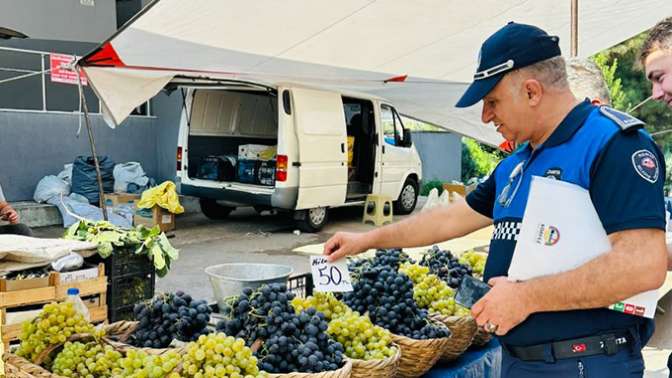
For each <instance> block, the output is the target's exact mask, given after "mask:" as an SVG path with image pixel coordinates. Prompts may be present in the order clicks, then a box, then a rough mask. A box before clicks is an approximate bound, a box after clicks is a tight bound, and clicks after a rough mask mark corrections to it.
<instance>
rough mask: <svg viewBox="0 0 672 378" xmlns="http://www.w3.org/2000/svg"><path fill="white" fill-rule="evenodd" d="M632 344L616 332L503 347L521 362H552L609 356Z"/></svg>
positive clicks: (624, 333) (625, 334) (628, 334)
mask: <svg viewBox="0 0 672 378" xmlns="http://www.w3.org/2000/svg"><path fill="white" fill-rule="evenodd" d="M632 342H633V340H632V336H631V334H630V333H629V332H616V333H607V334H603V335H598V336H590V337H582V338H578V339H572V340H563V341H556V342H553V343H548V344H538V345H531V346H526V347H516V346H511V345H504V348H506V350H507V351H508V352H509V353H510V354H511V355H512V356H514V357H516V358H518V359H521V360H523V361H547V362H553V361H554V360H561V359H567V358H576V357H586V356H594V355H597V354H606V355H607V356H611V355H613V354H616V352H618V351H619V350H621V349H622V348H623V347H625V346H626V345H627V344H632ZM549 351H550V353H549ZM549 354H550V355H549Z"/></svg>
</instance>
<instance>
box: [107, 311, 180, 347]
mask: <svg viewBox="0 0 672 378" xmlns="http://www.w3.org/2000/svg"><path fill="white" fill-rule="evenodd" d="M136 328H138V322H133V321H126V320H122V321H120V322H116V323H112V324H110V325H108V326H107V327H105V335H106V336H105V337H104V338H103V341H105V343H106V344H109V345H111V346H112V347H113V348H114V349H116V350H117V351H118V352H121V353H124V354H125V353H126V352H127V351H128V350H129V349H134V350H141V351H143V352H145V353H146V354H154V355H158V354H163V353H166V352H168V351H171V350H174V351H178V352H179V351H180V348H161V349H157V348H138V347H134V346H132V345H130V344H128V343H127V342H128V339H129V338H130V337H131V335H132V334H133V332H135V329H136Z"/></svg>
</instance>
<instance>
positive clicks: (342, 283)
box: [310, 256, 352, 292]
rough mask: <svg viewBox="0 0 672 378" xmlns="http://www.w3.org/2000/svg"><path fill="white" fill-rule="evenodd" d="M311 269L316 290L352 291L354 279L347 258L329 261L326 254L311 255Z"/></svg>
mask: <svg viewBox="0 0 672 378" xmlns="http://www.w3.org/2000/svg"><path fill="white" fill-rule="evenodd" d="M310 270H311V272H312V274H313V285H314V286H315V290H316V291H321V292H329V291H330V292H345V291H352V280H351V279H350V271H348V265H347V262H346V259H340V260H336V261H334V262H329V261H327V259H326V258H325V257H324V256H310Z"/></svg>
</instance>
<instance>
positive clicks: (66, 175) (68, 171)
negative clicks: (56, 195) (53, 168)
mask: <svg viewBox="0 0 672 378" xmlns="http://www.w3.org/2000/svg"><path fill="white" fill-rule="evenodd" d="M58 178H60V179H61V180H63V181H65V182H67V183H68V185H72V163H70V164H66V165H64V166H63V170H62V171H61V172H60V173H59V174H58Z"/></svg>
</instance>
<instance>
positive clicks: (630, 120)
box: [600, 106, 644, 131]
mask: <svg viewBox="0 0 672 378" xmlns="http://www.w3.org/2000/svg"><path fill="white" fill-rule="evenodd" d="M600 113H601V114H602V115H603V116H605V117H607V118H609V119H610V120H612V121H613V122H614V123H615V124H617V125H618V127H620V128H621V130H623V131H625V130H629V129H637V128H639V127H641V126H644V121H642V120H640V119H637V118H635V117H633V116H631V115H630V114H628V113H624V112H622V111H620V110H616V109H614V108H610V107H608V106H601V107H600Z"/></svg>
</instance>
